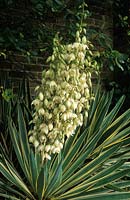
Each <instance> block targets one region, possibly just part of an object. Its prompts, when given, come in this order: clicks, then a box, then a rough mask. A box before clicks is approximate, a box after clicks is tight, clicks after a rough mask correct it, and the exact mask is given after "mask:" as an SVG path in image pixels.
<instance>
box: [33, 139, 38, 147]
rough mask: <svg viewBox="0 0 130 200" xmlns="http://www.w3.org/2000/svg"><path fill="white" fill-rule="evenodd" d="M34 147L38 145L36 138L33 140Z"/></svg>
mask: <svg viewBox="0 0 130 200" xmlns="http://www.w3.org/2000/svg"><path fill="white" fill-rule="evenodd" d="M33 144H34V147H35V148H37V147H38V146H39V142H38V141H37V140H35V141H34V143H33Z"/></svg>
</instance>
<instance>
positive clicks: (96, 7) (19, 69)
mask: <svg viewBox="0 0 130 200" xmlns="http://www.w3.org/2000/svg"><path fill="white" fill-rule="evenodd" d="M87 3H88V5H89V10H90V11H91V12H92V16H91V17H90V18H89V19H88V25H89V27H93V28H95V29H96V30H97V31H103V32H104V33H106V34H107V35H108V36H110V37H111V38H112V30H113V26H112V23H113V19H112V5H111V4H109V3H106V1H105V0H96V1H95V0H88V1H87ZM48 23H50V25H51V26H53V23H54V25H55V26H57V27H58V28H60V27H61V28H62V26H63V24H62V18H60V19H59V20H57V21H55V20H54V19H53V18H52V21H51V18H50V19H49V22H48ZM46 67H47V66H46V65H45V57H44V56H43V57H35V56H34V57H31V58H30V59H29V60H28V58H27V56H23V55H19V54H16V53H14V54H12V55H8V57H7V59H2V58H0V71H1V72H5V73H6V74H7V76H8V78H9V80H11V81H12V84H13V88H14V89H15V88H16V87H17V85H18V83H19V82H20V81H21V80H22V78H23V77H24V76H26V77H28V78H29V80H30V85H31V90H32V91H33V88H34V87H35V86H36V85H37V84H39V83H40V79H41V74H42V69H43V68H46ZM110 76H111V75H110V73H109V71H108V70H104V71H103V72H102V79H104V80H107V78H110ZM0 78H2V77H0Z"/></svg>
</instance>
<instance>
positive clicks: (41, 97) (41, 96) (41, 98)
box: [39, 92, 44, 101]
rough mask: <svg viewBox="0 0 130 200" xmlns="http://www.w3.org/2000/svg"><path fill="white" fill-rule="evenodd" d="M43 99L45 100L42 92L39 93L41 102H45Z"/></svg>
mask: <svg viewBox="0 0 130 200" xmlns="http://www.w3.org/2000/svg"><path fill="white" fill-rule="evenodd" d="M43 98H44V96H43V94H42V92H40V93H39V99H40V101H43Z"/></svg>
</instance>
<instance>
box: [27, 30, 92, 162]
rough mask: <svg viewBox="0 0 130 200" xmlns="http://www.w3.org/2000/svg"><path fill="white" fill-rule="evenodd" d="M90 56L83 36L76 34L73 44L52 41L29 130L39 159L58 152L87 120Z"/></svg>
mask: <svg viewBox="0 0 130 200" xmlns="http://www.w3.org/2000/svg"><path fill="white" fill-rule="evenodd" d="M88 52H89V54H92V53H91V52H90V50H89V47H88V42H87V39H86V37H85V36H83V37H82V38H80V36H79V32H77V38H76V42H74V43H73V44H68V45H61V44H60V43H59V41H58V40H55V46H54V50H53V54H52V56H51V57H49V58H48V62H50V65H49V66H50V67H49V69H48V70H44V71H43V75H42V76H43V77H42V83H41V86H37V87H36V89H35V90H36V92H37V97H36V99H34V100H33V102H32V104H33V105H34V107H35V113H34V115H33V120H32V123H33V124H34V128H33V130H30V131H29V141H30V142H31V143H32V144H33V145H34V147H35V149H36V151H37V152H39V153H41V155H42V159H43V160H44V159H51V154H52V153H53V154H55V153H59V152H60V151H61V149H62V148H63V144H64V139H65V137H67V138H69V137H70V136H71V135H73V134H74V133H75V130H76V128H77V127H78V126H82V124H83V120H84V119H83V116H86V117H87V114H88V109H89V101H90V98H91V95H90V88H91V71H92V63H91V62H92V61H91V59H90V58H91V57H90V56H88ZM86 55H87V56H86Z"/></svg>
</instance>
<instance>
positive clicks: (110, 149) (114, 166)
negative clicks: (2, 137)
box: [0, 91, 130, 200]
mask: <svg viewBox="0 0 130 200" xmlns="http://www.w3.org/2000/svg"><path fill="white" fill-rule="evenodd" d="M111 100H112V93H109V94H101V93H100V92H99V91H97V93H96V96H95V100H92V101H91V104H90V109H89V113H88V119H87V121H86V123H85V124H84V125H83V126H82V127H80V128H77V129H76V131H75V134H74V135H73V136H71V137H70V138H68V139H66V140H65V144H64V147H63V149H62V150H61V152H60V153H59V154H54V155H53V156H52V158H51V160H44V162H42V160H41V157H40V155H39V154H38V153H36V152H35V151H33V149H32V148H31V146H30V144H29V143H28V135H27V129H26V123H25V120H24V116H23V112H22V109H21V106H20V104H18V105H17V109H18V125H16V124H15V123H14V122H13V121H12V120H11V118H9V120H8V121H9V130H10V136H11V141H12V144H13V147H14V150H15V154H16V158H17V162H18V163H19V166H20V170H19V171H18V169H16V168H15V164H14V163H12V162H10V160H9V158H8V156H7V155H6V153H5V151H4V148H3V147H2V146H1V148H0V150H1V152H0V171H1V174H2V176H1V179H0V196H1V197H3V198H4V199H13V200H17V199H21V200H24V199H26V200H27V199H29V200H61V199H63V200H68V199H71V200H80V199H81V200H83V199H85V200H89V199H90V200H91V199H92V200H97V199H102V200H107V199H108V200H110V199H118V200H119V199H121V200H122V199H130V192H129V191H130V163H129V157H130V145H129V143H130V109H129V110H127V111H126V112H125V113H123V114H121V115H119V114H118V111H119V109H120V107H121V105H122V103H123V100H124V97H121V99H120V100H119V101H118V103H117V104H116V105H115V107H114V108H113V109H112V110H110V105H111ZM15 162H16V161H15Z"/></svg>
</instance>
